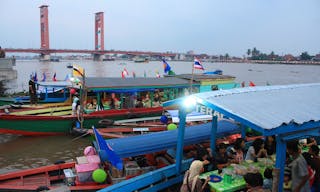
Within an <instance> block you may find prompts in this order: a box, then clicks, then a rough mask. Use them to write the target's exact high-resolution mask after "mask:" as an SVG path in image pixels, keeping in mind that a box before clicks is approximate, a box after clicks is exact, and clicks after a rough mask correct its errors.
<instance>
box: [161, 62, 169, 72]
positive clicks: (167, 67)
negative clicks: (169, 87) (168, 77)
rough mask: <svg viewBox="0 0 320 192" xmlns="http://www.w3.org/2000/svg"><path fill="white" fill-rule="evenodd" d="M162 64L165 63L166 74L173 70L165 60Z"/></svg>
mask: <svg viewBox="0 0 320 192" xmlns="http://www.w3.org/2000/svg"><path fill="white" fill-rule="evenodd" d="M162 62H163V70H164V73H168V72H169V71H170V70H171V67H170V65H169V63H167V61H166V60H165V59H162Z"/></svg>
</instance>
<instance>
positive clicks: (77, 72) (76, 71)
mask: <svg viewBox="0 0 320 192" xmlns="http://www.w3.org/2000/svg"><path fill="white" fill-rule="evenodd" d="M72 68H73V71H72V74H73V76H74V77H83V76H84V69H83V68H82V67H80V66H78V65H75V64H74V65H73V66H72Z"/></svg>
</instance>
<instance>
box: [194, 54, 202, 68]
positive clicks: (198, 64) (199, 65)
mask: <svg viewBox="0 0 320 192" xmlns="http://www.w3.org/2000/svg"><path fill="white" fill-rule="evenodd" d="M193 67H194V68H195V69H201V70H204V68H203V66H202V64H201V61H200V60H199V59H198V58H196V57H194V64H193Z"/></svg>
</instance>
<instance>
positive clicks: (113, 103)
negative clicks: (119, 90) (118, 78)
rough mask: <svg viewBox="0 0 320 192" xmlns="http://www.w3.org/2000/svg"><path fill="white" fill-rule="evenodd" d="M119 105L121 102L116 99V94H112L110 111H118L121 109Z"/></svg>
mask: <svg viewBox="0 0 320 192" xmlns="http://www.w3.org/2000/svg"><path fill="white" fill-rule="evenodd" d="M118 103H119V100H118V99H117V98H116V94H115V93H111V99H110V104H109V107H110V109H118V108H119V104H118Z"/></svg>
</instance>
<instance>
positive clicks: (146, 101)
mask: <svg viewBox="0 0 320 192" xmlns="http://www.w3.org/2000/svg"><path fill="white" fill-rule="evenodd" d="M142 102H143V105H144V107H147V108H148V107H151V100H150V96H149V94H148V93H147V94H146V96H145V98H144V99H143V100H142Z"/></svg>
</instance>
